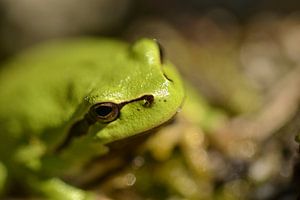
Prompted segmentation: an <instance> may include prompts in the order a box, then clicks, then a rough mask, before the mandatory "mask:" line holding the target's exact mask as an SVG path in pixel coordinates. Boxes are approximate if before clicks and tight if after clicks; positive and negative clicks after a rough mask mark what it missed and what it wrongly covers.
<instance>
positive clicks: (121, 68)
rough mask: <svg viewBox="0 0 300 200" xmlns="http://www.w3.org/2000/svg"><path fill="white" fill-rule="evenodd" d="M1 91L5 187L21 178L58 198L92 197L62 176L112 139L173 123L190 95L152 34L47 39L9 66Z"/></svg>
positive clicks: (1, 79)
mask: <svg viewBox="0 0 300 200" xmlns="http://www.w3.org/2000/svg"><path fill="white" fill-rule="evenodd" d="M0 91H1V92H0V137H1V145H0V160H1V162H0V166H1V167H2V165H3V166H4V168H3V167H2V168H3V169H2V170H1V172H2V173H0V176H1V177H0V187H1V179H2V180H4V179H5V180H6V181H5V182H6V183H5V185H6V187H9V185H13V183H14V182H15V181H17V182H19V183H21V184H25V185H29V186H28V187H29V188H34V189H35V190H36V191H37V192H39V193H41V194H42V195H44V196H46V197H48V198H52V199H85V198H88V197H89V195H87V194H88V193H86V192H85V191H83V190H80V189H77V188H74V187H72V186H68V185H66V184H65V183H64V182H62V181H61V180H60V179H58V178H59V177H60V176H63V175H65V174H69V173H76V171H78V169H80V168H81V166H83V165H84V164H85V163H86V162H88V161H89V160H90V159H92V158H94V157H97V156H100V155H102V154H105V153H106V152H107V148H106V147H105V144H106V143H109V142H113V141H116V140H120V139H123V138H127V137H130V136H133V135H136V134H138V133H142V132H145V131H148V130H151V129H152V128H155V127H157V126H159V125H161V124H163V123H164V122H166V121H168V120H169V119H170V118H171V117H172V116H173V115H174V114H175V113H176V112H177V110H178V108H179V107H180V106H181V104H182V100H183V96H184V95H183V93H184V92H183V87H182V83H181V81H180V77H179V76H178V74H177V72H176V70H175V69H174V67H173V66H172V64H171V63H169V62H167V61H164V60H162V58H161V57H160V51H159V47H158V45H157V43H156V42H155V41H153V40H149V39H142V40H139V41H137V42H136V43H134V44H133V45H128V44H127V43H123V42H120V41H115V40H109V39H91V38H86V39H69V40H66V41H58V42H52V43H48V44H45V45H41V46H39V47H37V48H34V49H32V50H29V51H27V52H25V53H23V54H21V55H20V56H18V57H16V58H14V59H12V60H11V61H9V62H8V63H7V64H6V65H5V66H3V70H2V71H0ZM95 115H96V116H95ZM98 115H101V116H98ZM1 174H3V175H1ZM5 177H7V178H5ZM2 182H3V181H2ZM2 185H3V184H2ZM1 190H4V186H2V188H0V191H1ZM75 197H76V198H75Z"/></svg>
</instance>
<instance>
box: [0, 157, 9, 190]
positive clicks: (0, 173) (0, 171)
mask: <svg viewBox="0 0 300 200" xmlns="http://www.w3.org/2000/svg"><path fill="white" fill-rule="evenodd" d="M6 178H7V171H6V167H5V166H4V164H2V162H0V195H1V194H2V193H3V191H4V187H5V182H6Z"/></svg>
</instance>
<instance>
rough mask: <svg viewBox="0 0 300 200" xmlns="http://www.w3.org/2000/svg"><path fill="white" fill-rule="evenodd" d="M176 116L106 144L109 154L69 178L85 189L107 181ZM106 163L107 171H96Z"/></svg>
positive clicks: (98, 158)
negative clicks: (148, 128)
mask: <svg viewBox="0 0 300 200" xmlns="http://www.w3.org/2000/svg"><path fill="white" fill-rule="evenodd" d="M175 116H176V114H175V115H174V116H173V117H172V118H171V119H170V120H168V121H167V122H165V123H163V124H161V125H160V126H158V127H155V128H153V129H150V130H148V131H145V132H142V133H139V134H136V135H133V136H130V137H127V138H123V139H120V140H117V141H113V142H111V143H108V144H106V146H107V147H108V148H109V152H108V153H107V154H105V155H102V156H100V157H96V158H94V159H92V160H91V161H90V162H89V163H87V164H86V165H85V166H84V167H83V169H82V173H81V174H79V175H77V176H76V177H72V178H71V177H69V178H68V180H69V181H70V182H71V183H72V184H75V185H76V186H78V187H81V188H83V189H91V188H93V187H95V186H98V185H99V184H101V183H103V182H105V181H106V180H108V179H109V178H111V177H112V176H114V175H116V174H117V173H118V172H121V171H122V170H124V169H125V168H126V167H127V166H129V165H130V164H131V162H132V160H133V159H134V157H135V156H136V155H137V153H138V151H139V150H140V149H139V147H140V146H141V145H142V144H144V143H145V141H147V139H148V138H149V137H150V136H152V135H153V134H155V133H156V132H157V131H158V130H159V129H161V128H163V127H165V126H168V125H171V124H172V123H174V122H175V121H176V118H175ZM104 165H108V166H109V165H110V167H111V168H109V169H107V170H106V171H105V172H103V171H99V170H98V171H96V170H97V169H99V168H100V167H101V166H104ZM99 166H100V167H99ZM90 171H95V172H94V173H93V174H92V175H91V174H90V175H88V173H89V172H90Z"/></svg>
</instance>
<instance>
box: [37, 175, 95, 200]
mask: <svg viewBox="0 0 300 200" xmlns="http://www.w3.org/2000/svg"><path fill="white" fill-rule="evenodd" d="M36 186H37V187H36V189H37V190H38V191H39V192H41V193H42V195H44V196H45V197H47V198H48V199H53V200H95V199H96V195H95V194H93V193H91V192H87V191H85V190H81V189H79V188H76V187H73V186H71V185H68V184H67V183H65V182H63V181H62V180H60V179H58V178H52V179H49V180H46V181H42V182H40V183H39V184H37V185H36Z"/></svg>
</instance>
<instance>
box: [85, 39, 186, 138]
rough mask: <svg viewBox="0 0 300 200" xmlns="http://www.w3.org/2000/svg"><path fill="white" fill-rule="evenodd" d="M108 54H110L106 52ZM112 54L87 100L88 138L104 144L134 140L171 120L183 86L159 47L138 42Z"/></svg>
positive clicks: (181, 98) (147, 41)
mask: <svg viewBox="0 0 300 200" xmlns="http://www.w3.org/2000/svg"><path fill="white" fill-rule="evenodd" d="M107 51H108V52H109V51H110V50H107ZM111 51H114V52H115V53H113V54H109V55H108V56H107V57H109V56H111V58H110V59H109V60H111V62H109V64H107V66H106V68H105V69H103V70H106V71H107V72H105V73H103V74H104V76H103V77H101V80H102V82H106V83H107V84H105V85H103V84H102V85H101V82H99V87H97V89H95V90H93V91H92V92H91V93H90V95H89V96H88V98H87V100H88V102H89V111H88V112H87V114H86V119H87V120H88V121H89V122H90V124H91V126H90V128H89V135H92V136H93V137H96V138H97V139H99V140H100V141H101V142H103V143H108V142H112V141H116V140H119V139H123V138H126V137H130V136H133V135H135V134H138V133H142V132H145V131H148V130H150V129H153V128H155V127H157V126H159V125H161V124H163V123H165V122H167V121H168V120H170V119H171V118H172V117H173V116H174V115H175V114H176V113H177V111H178V110H179V108H180V106H181V104H182V101H183V98H184V91H183V85H182V82H181V79H180V76H179V74H178V73H177V71H176V69H175V67H174V66H173V65H172V64H171V63H170V62H169V61H167V60H165V58H163V55H162V49H161V47H160V45H159V44H158V43H157V42H156V41H155V40H151V39H141V40H139V41H137V42H135V43H134V44H132V45H130V46H125V47H124V48H121V49H118V50H116V49H114V50H111Z"/></svg>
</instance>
